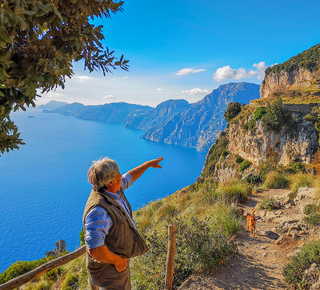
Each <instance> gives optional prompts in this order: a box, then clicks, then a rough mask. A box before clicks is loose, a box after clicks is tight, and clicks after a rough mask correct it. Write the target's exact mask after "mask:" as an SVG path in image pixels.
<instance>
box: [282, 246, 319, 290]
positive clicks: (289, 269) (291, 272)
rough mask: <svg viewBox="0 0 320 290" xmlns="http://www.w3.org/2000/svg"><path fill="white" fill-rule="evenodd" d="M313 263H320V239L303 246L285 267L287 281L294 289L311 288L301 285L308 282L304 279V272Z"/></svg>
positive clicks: (284, 272)
mask: <svg viewBox="0 0 320 290" xmlns="http://www.w3.org/2000/svg"><path fill="white" fill-rule="evenodd" d="M313 263H316V264H317V265H320V241H314V242H311V243H309V244H307V245H305V246H303V247H302V248H301V251H300V252H299V253H298V254H297V255H295V256H293V257H292V258H291V259H290V261H289V263H288V264H286V265H285V266H284V268H283V274H284V278H285V281H286V282H287V283H288V284H289V285H291V286H293V287H294V289H309V288H301V287H299V286H301V285H302V284H303V283H308V281H306V280H304V279H303V278H304V272H305V270H307V269H309V268H310V266H311V264H313Z"/></svg>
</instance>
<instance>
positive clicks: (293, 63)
mask: <svg viewBox="0 0 320 290" xmlns="http://www.w3.org/2000/svg"><path fill="white" fill-rule="evenodd" d="M319 66H320V43H319V44H317V45H314V46H312V47H311V48H309V49H307V50H305V51H303V52H302V53H299V54H298V55H296V56H294V57H291V58H290V59H289V60H287V61H286V62H284V63H281V64H278V65H274V66H272V67H268V68H267V69H266V71H265V75H266V76H267V75H268V74H270V73H276V74H277V73H280V72H281V71H286V72H288V73H289V72H292V71H294V70H298V69H300V68H305V69H307V70H309V71H311V72H314V71H316V70H318V69H319Z"/></svg>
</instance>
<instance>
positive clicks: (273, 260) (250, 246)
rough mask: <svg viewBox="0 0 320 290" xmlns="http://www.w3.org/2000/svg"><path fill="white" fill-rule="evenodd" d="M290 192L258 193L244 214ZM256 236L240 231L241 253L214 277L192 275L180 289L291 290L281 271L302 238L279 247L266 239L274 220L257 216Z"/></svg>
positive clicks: (289, 239) (292, 210)
mask: <svg viewBox="0 0 320 290" xmlns="http://www.w3.org/2000/svg"><path fill="white" fill-rule="evenodd" d="M285 192H287V190H271V191H268V192H263V193H255V194H253V195H252V196H251V197H250V200H249V202H248V203H247V204H246V205H244V206H243V209H244V215H246V214H247V213H251V210H252V209H253V208H255V207H256V205H257V204H258V203H260V202H261V201H262V199H263V197H264V196H266V195H269V196H273V197H276V196H277V195H281V194H283V193H285ZM297 211H298V209H297V208H296V207H291V208H285V209H280V210H278V212H279V214H281V215H291V214H295V213H296V212H297ZM257 216H258V217H257V223H256V235H255V237H253V236H252V235H251V233H248V232H246V231H241V232H240V233H239V234H238V236H237V238H236V243H237V244H238V250H239V251H238V254H237V255H235V256H234V257H232V258H231V259H230V260H229V261H228V262H227V264H226V266H223V267H221V269H219V270H218V271H216V272H215V273H214V274H212V275H205V276H192V277H190V278H189V279H188V280H187V281H185V283H183V285H182V286H181V287H180V288H179V290H186V289H192V290H195V289H197V290H200V289H232V290H235V289H250V290H251V289H252V290H255V289H261V290H272V289H288V288H287V286H286V284H285V282H284V278H283V275H282V268H283V266H284V264H285V263H286V262H287V261H288V259H287V257H286V256H287V254H288V253H290V252H292V251H293V250H295V249H296V248H297V246H299V245H300V244H301V243H302V242H303V239H301V238H300V239H295V238H292V237H289V236H288V237H287V238H285V239H284V241H283V243H282V244H280V245H277V244H276V240H274V239H271V238H269V237H268V236H267V234H266V232H267V231H275V224H274V223H272V219H270V220H268V219H263V220H262V219H259V211H258V214H257Z"/></svg>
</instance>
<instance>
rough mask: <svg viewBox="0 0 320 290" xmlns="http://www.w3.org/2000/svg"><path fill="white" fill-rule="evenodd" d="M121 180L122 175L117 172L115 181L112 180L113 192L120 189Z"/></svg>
mask: <svg viewBox="0 0 320 290" xmlns="http://www.w3.org/2000/svg"><path fill="white" fill-rule="evenodd" d="M121 179H122V175H121V173H120V172H119V173H118V174H117V175H116V177H115V179H114V189H115V192H117V191H118V190H119V189H120V188H121Z"/></svg>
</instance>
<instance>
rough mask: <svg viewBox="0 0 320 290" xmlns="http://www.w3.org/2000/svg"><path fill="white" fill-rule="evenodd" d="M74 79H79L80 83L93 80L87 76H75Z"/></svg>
mask: <svg viewBox="0 0 320 290" xmlns="http://www.w3.org/2000/svg"><path fill="white" fill-rule="evenodd" d="M75 78H77V79H79V80H80V81H81V82H86V81H90V80H93V79H94V78H92V77H88V76H75Z"/></svg>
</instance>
